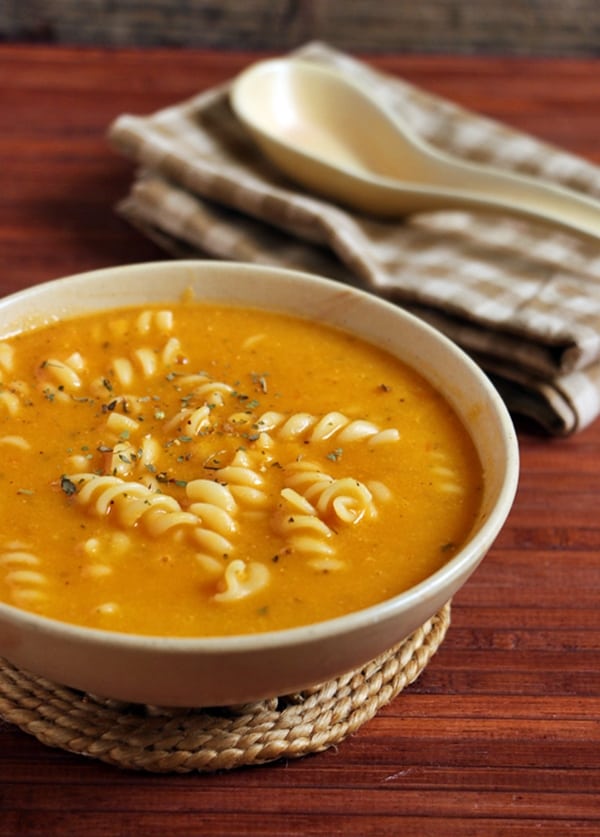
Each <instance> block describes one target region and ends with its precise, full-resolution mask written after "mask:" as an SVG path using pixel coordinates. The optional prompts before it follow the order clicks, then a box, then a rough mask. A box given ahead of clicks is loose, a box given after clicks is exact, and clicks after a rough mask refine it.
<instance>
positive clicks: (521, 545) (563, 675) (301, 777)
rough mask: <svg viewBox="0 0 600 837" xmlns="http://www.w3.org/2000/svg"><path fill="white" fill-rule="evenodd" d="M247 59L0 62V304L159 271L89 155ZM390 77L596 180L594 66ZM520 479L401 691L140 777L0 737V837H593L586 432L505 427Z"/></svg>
mask: <svg viewBox="0 0 600 837" xmlns="http://www.w3.org/2000/svg"><path fill="white" fill-rule="evenodd" d="M254 57H255V56H250V55H248V54H240V53H235V54H233V53H226V54H225V53H223V54H217V53H198V52H192V51H137V50H117V51H108V50H107V51H103V50H96V49H94V50H85V49H81V50H78V49H71V48H52V47H41V46H37V47H36V46H18V45H17V46H8V45H4V46H2V47H0V172H1V182H2V186H1V189H0V265H1V268H0V294H7V293H10V292H11V291H15V290H18V289H20V288H24V287H26V286H29V285H32V284H35V283H38V282H41V281H44V280H47V279H52V278H54V277H58V276H61V275H67V274H71V273H75V272H80V271H84V270H87V269H91V268H96V267H102V266H107V265H112V264H118V263H125V262H136V261H143V260H152V259H157V258H158V259H161V258H164V254H163V253H162V252H160V251H159V250H158V249H157V248H156V247H155V246H154V245H153V244H151V243H149V242H148V241H146V240H145V239H144V238H142V237H141V236H140V235H139V234H138V233H137V232H135V231H134V230H133V229H131V228H130V227H129V226H127V225H126V224H125V223H124V222H123V221H121V220H120V219H119V218H117V217H116V215H115V214H114V212H113V205H114V203H115V202H116V201H117V200H118V199H119V198H121V197H122V196H123V195H124V194H125V192H126V190H127V186H128V183H129V181H130V177H131V166H130V164H129V163H128V162H127V161H125V160H123V159H121V158H120V157H118V156H117V155H116V154H114V153H113V152H112V151H111V150H110V149H109V148H108V146H107V143H106V141H105V131H106V128H107V126H108V124H109V123H110V122H111V120H112V119H113V118H114V117H115V116H117V114H119V113H121V112H123V111H132V112H137V113H145V112H149V111H152V110H154V109H156V108H157V107H159V106H163V105H167V104H169V103H172V102H175V101H177V100H179V99H181V98H183V97H185V96H188V95H191V94H193V93H194V92H196V91H197V90H199V89H202V88H206V87H208V86H211V85H213V84H215V83H216V82H219V81H222V80H224V79H226V78H228V77H230V76H232V75H233V74H234V73H235V72H236V71H238V70H239V69H241V68H242V67H243V66H244V65H245V64H247V63H248V62H249V61H250V60H252V59H253V58H254ZM377 63H378V64H379V65H380V66H382V67H384V68H386V69H387V70H389V71H393V72H396V73H398V74H399V75H401V76H403V77H405V78H406V79H408V80H410V81H412V82H415V83H417V84H420V85H422V86H423V87H425V88H428V89H429V90H431V91H434V92H437V93H439V94H442V95H445V96H448V97H450V98H452V99H454V100H455V101H458V102H460V103H462V104H464V105H466V106H469V107H471V108H475V109H478V110H480V111H481V112H484V113H487V114H489V115H491V116H493V117H496V118H499V119H502V120H505V121H507V122H509V123H512V124H514V125H516V126H519V127H521V128H523V129H525V130H528V131H530V132H532V133H534V134H537V135H538V136H540V137H543V138H546V139H548V140H551V141H554V142H556V143H558V144H561V145H563V146H564V147H566V148H568V149H571V150H573V151H575V152H578V153H580V154H581V155H583V156H585V157H587V158H589V159H591V160H595V161H596V162H597V163H599V164H600V83H599V81H598V79H599V70H600V64H599V63H598V62H597V61H596V62H595V61H591V60H590V61H583V60H561V61H553V60H525V59H503V58H491V59H478V58H456V59H455V58H444V57H435V58H419V57H414V56H413V57H405V58H401V57H397V58H394V57H385V58H380V59H379V60H378V62H377ZM519 438H520V446H521V454H522V477H521V484H520V489H519V493H518V496H517V500H516V503H515V506H514V510H513V512H512V514H511V516H510V519H509V521H508V525H507V526H506V528H505V529H504V531H503V533H502V534H501V536H500V538H499V539H498V541H497V543H496V545H495V546H494V548H493V550H492V551H491V553H490V554H489V556H488V557H487V558H486V560H485V561H484V563H483V564H482V566H481V567H480V568H479V570H478V571H477V573H476V574H475V575H474V577H473V578H472V579H471V580H470V582H469V583H468V584H467V585H466V587H465V588H464V589H463V590H462V591H461V593H460V594H459V595H457V596H456V598H455V600H454V603H453V621H452V626H451V628H450V631H449V633H448V636H447V638H446V641H445V643H444V644H443V645H442V647H441V649H440V650H439V652H438V653H437V655H436V656H435V657H434V659H433V661H432V662H431V664H430V665H429V667H428V668H427V669H426V671H425V673H424V674H423V675H422V676H421V678H420V679H419V680H418V681H417V682H416V683H415V684H414V685H413V686H411V687H410V688H408V689H407V690H406V691H404V692H403V693H402V694H401V695H400V696H399V697H398V698H397V699H396V700H395V701H393V702H392V703H391V704H390V705H388V706H387V707H385V708H384V709H382V710H381V711H380V712H379V714H378V715H377V716H376V717H375V718H374V719H373V720H372V721H370V722H369V723H368V724H366V725H365V726H364V727H362V728H361V729H360V731H359V732H358V733H357V734H356V735H355V736H353V737H351V738H350V739H347V740H346V741H345V742H343V743H342V744H341V745H340V746H339V747H338V748H336V749H332V750H328V751H327V752H325V753H323V754H320V755H314V756H309V757H306V758H303V759H300V760H297V761H289V762H287V763H275V764H272V765H268V766H264V767H255V768H249V769H240V770H236V771H233V772H230V773H222V774H218V775H211V774H209V775H202V774H194V775H184V776H178V775H158V776H157V775H149V774H138V773H133V772H125V771H120V770H117V769H115V768H112V767H110V766H108V765H104V764H102V763H100V762H96V761H93V760H88V759H84V758H82V757H78V756H74V755H71V754H68V753H65V752H63V751H61V750H56V749H50V748H48V747H45V746H44V745H42V744H41V743H39V742H38V741H37V740H36V739H35V738H33V737H30V736H28V735H26V734H24V733H22V732H20V731H19V730H18V729H16V728H15V727H13V726H10V725H8V724H0V781H1V784H0V835H17V834H18V835H40V837H50V835H59V834H60V835H70V834H73V835H80V834H85V835H87V837H94V835H111V837H112V835H138V834H139V835H145V836H147V835H180V834H186V835H193V834H208V835H221V834H223V835H232V834H261V835H277V837H282V835H291V834H294V835H305V834H307V835H308V834H311V835H314V834H327V835H334V834H343V835H398V834H411V835H412V834H415V835H430V834H431V835H433V834H435V835H438V834H444V835H461V837H468V835H478V837H481V835H488V837H489V835H504V834H508V833H510V834H518V835H523V834H532V833H534V832H535V833H543V834H545V835H564V834H570V835H572V834H576V835H592V834H594V835H597V834H600V795H599V794H600V720H599V719H600V518H599V515H598V507H599V500H600V480H599V471H600V422H597V423H596V424H595V425H594V426H592V427H591V428H589V429H588V430H586V431H584V432H582V433H581V434H579V435H577V436H575V437H574V438H571V439H567V440H563V441H557V440H549V439H547V438H545V437H543V436H541V435H538V434H537V433H536V431H535V430H534V429H533V428H530V427H525V426H520V427H519Z"/></svg>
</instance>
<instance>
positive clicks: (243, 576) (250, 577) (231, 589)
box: [213, 558, 270, 602]
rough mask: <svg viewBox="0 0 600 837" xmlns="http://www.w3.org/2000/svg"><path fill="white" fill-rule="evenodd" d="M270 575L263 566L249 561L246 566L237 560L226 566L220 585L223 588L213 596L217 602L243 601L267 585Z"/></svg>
mask: <svg viewBox="0 0 600 837" xmlns="http://www.w3.org/2000/svg"><path fill="white" fill-rule="evenodd" d="M269 578H270V573H269V570H268V568H267V567H265V565H264V564H260V563H258V561H251V562H250V563H248V564H246V563H244V561H241V560H240V559H239V558H237V559H236V560H234V561H231V562H230V563H229V564H228V565H227V569H226V570H225V573H224V576H223V580H222V585H223V587H224V589H223V590H221V591H220V592H218V593H215V595H214V596H213V598H214V600H215V601H217V602H232V601H238V600H239V599H245V598H246V597H247V596H250V595H253V594H254V593H257V592H258V591H259V590H262V589H263V588H264V587H266V586H267V584H268V583H269Z"/></svg>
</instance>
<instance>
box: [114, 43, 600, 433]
mask: <svg viewBox="0 0 600 837" xmlns="http://www.w3.org/2000/svg"><path fill="white" fill-rule="evenodd" d="M298 54H301V55H302V56H303V58H305V59H310V60H313V61H318V62H322V63H325V64H328V65H332V66H335V67H338V68H341V69H342V70H343V71H344V73H345V74H347V75H348V76H353V77H354V78H356V79H357V80H359V81H362V82H364V83H366V85H367V87H368V89H371V90H377V93H378V95H379V96H380V98H381V99H382V100H383V101H384V102H386V103H387V105H388V107H390V108H392V109H394V110H396V111H397V112H399V113H401V114H402V115H403V117H404V118H408V119H409V121H410V123H411V125H412V126H413V128H414V130H415V131H417V132H418V133H420V134H421V135H422V136H423V137H424V138H426V139H427V140H428V141H429V142H431V143H432V144H433V145H435V146H437V147H439V148H443V149H445V150H447V151H450V152H452V153H454V154H456V155H457V156H459V157H463V158H467V159H469V160H473V161H477V162H482V163H491V164H494V165H496V166H497V167H500V168H505V169H511V170H515V171H519V172H524V173H526V174H528V175H532V176H538V177H540V178H544V179H546V180H548V181H554V182H556V183H560V184H562V185H565V186H568V187H570V188H572V189H574V190H580V191H581V192H586V193H588V194H589V195H592V196H595V197H597V198H598V199H600V169H598V168H596V167H595V166H593V165H591V164H589V163H586V162H584V161H583V160H581V159H579V158H577V157H574V156H572V155H569V154H567V153H564V152H562V151H559V150H558V149H555V148H552V147H550V146H548V145H545V144H543V143H541V142H539V141H537V140H535V139H533V138H532V137H529V136H527V135H524V134H521V133H518V132H516V131H514V130H512V129H509V128H508V127H506V126H503V125H500V124H498V123H496V122H493V121H491V120H489V119H484V118H482V117H480V116H478V115H475V114H473V113H470V112H467V111H465V110H464V109H461V108H459V107H457V106H455V105H453V104H451V103H449V102H447V101H445V100H442V99H440V98H437V97H434V96H432V95H429V94H427V93H425V92H424V91H422V90H419V89H416V88H415V87H413V86H411V85H409V84H407V83H406V82H404V81H402V80H400V79H398V78H396V77H391V76H386V75H384V74H382V73H379V72H378V71H376V70H374V69H373V68H372V67H370V66H368V65H366V64H364V63H361V62H360V61H357V60H356V59H354V58H351V57H350V56H348V55H346V54H344V53H340V52H338V51H336V50H334V49H332V48H330V47H328V46H327V45H325V44H321V43H311V44H308V45H307V46H305V47H303V48H302V49H301V50H299V51H298ZM109 138H110V141H111V142H112V143H113V145H114V146H115V147H116V148H117V149H118V150H120V151H121V152H122V153H123V154H125V155H127V156H129V157H130V158H132V160H134V161H135V162H136V163H137V164H138V167H139V168H138V171H137V173H136V176H135V179H134V183H133V186H132V188H131V191H130V194H129V195H128V196H127V197H126V199H125V200H124V201H123V202H122V203H121V204H120V205H119V207H118V211H119V212H120V213H121V214H122V215H123V216H124V217H126V218H127V219H128V220H129V221H130V222H131V223H132V224H133V225H135V226H136V227H138V228H139V229H141V230H142V231H143V232H144V233H145V234H146V235H148V236H150V237H151V238H152V239H154V240H155V241H156V242H158V243H159V244H160V245H161V246H162V247H163V248H164V249H165V250H166V251H167V252H168V253H170V254H172V255H175V256H178V257H183V256H185V257H188V258H189V257H193V256H203V257H207V256H209V257H213V258H220V259H230V260H240V261H246V262H254V263H258V264H265V265H278V266H284V267H293V268H298V269H302V270H309V271H312V272H314V273H319V274H321V275H325V276H329V277H331V278H334V279H336V280H339V281H342V282H347V283H351V284H353V285H357V286H360V287H363V288H365V289H367V290H369V291H372V292H374V293H377V294H380V295H382V296H385V297H386V298H388V299H392V300H393V301H395V302H397V303H398V304H400V305H402V306H403V307H405V308H406V309H408V310H410V311H412V312H413V313H415V314H417V315H418V316H419V317H421V318H423V319H425V320H427V321H428V322H429V323H431V324H433V325H434V326H436V327H437V328H439V329H440V330H441V331H443V332H444V333H445V334H447V335H448V336H449V337H451V338H452V339H453V340H454V341H456V342H457V343H458V344H459V345H461V346H462V347H463V348H464V349H465V350H466V351H467V352H468V353H469V354H470V355H471V356H472V357H474V358H475V360H476V361H477V362H478V363H479V364H480V365H481V366H482V367H483V369H485V370H486V372H487V373H488V374H489V375H490V376H491V377H492V379H493V380H494V382H495V383H496V386H497V387H498V389H499V390H500V392H501V393H502V395H503V396H504V398H505V400H506V402H507V404H508V406H509V408H510V409H511V410H512V411H513V412H514V413H521V414H525V415H528V416H529V417H532V418H534V419H535V420H536V421H537V422H538V423H539V424H540V425H541V426H542V427H543V428H545V429H546V430H547V431H548V432H549V433H552V434H555V435H567V434H570V433H573V432H575V431H577V430H580V429H582V428H583V427H585V426H586V425H588V424H589V423H590V422H591V421H593V420H594V419H595V418H596V417H597V416H598V414H599V413H600V243H599V242H594V241H593V240H592V239H587V238H585V237H583V236H578V235H577V234H571V233H568V232H564V231H560V230H558V229H550V228H548V227H546V226H542V225H541V224H540V225H538V224H536V223H533V222H530V221H524V220H520V219H519V220H517V219H516V218H514V217H508V216H503V215H490V214H484V213H480V214H478V213H471V212H464V211H436V212H428V213H421V214H416V215H413V216H411V217H410V218H408V219H405V220H398V221H396V220H394V221H382V220H378V219H375V218H373V217H367V216H365V215H360V214H358V213H356V212H354V211H348V210H346V209H343V208H341V207H339V206H337V205H334V204H332V203H331V202H328V201H327V200H323V199H321V198H319V197H317V196H315V195H312V194H309V193H308V192H306V191H304V190H302V189H301V188H300V187H298V186H297V185H296V184H293V183H291V182H290V181H289V180H288V179H287V178H286V177H285V176H284V175H282V174H281V173H280V172H278V171H277V170H275V168H274V167H273V166H272V165H271V164H270V163H269V162H268V161H267V160H266V159H265V158H264V157H263V156H262V154H261V153H260V152H259V150H258V149H257V147H256V146H255V144H254V143H253V141H252V140H251V138H250V137H249V136H248V134H247V133H246V132H245V130H244V128H243V127H242V125H241V124H240V123H239V122H238V120H237V119H236V117H235V115H234V114H233V112H232V110H231V108H230V105H229V100H228V85H223V86H221V87H219V88H216V89H212V90H209V91H208V92H204V93H201V94H200V95H198V96H195V97H194V98H192V99H190V100H188V101H185V102H182V103H179V104H176V105H174V106H173V107H169V108H167V109H165V110H161V111H159V112H157V113H155V114H152V115H150V116H146V117H138V116H132V115H122V116H120V117H119V118H117V119H116V121H115V122H114V123H113V124H112V126H111V127H110V131H109Z"/></svg>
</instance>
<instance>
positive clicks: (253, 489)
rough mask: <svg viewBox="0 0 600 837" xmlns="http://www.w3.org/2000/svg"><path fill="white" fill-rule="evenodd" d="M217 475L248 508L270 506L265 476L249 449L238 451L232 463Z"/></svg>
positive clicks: (261, 508) (260, 508)
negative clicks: (259, 469) (265, 488)
mask: <svg viewBox="0 0 600 837" xmlns="http://www.w3.org/2000/svg"><path fill="white" fill-rule="evenodd" d="M216 477H217V479H218V480H219V482H222V483H224V484H225V485H227V486H228V487H229V490H230V491H231V493H232V495H233V497H234V498H235V499H236V500H237V501H238V502H239V503H240V505H242V506H244V507H246V508H247V509H250V510H253V511H257V510H263V509H266V508H267V507H268V506H269V503H270V501H269V498H268V496H267V494H266V492H265V490H264V482H265V481H264V478H263V477H262V475H261V474H260V473H259V472H258V469H257V468H256V466H255V464H254V462H253V460H252V458H251V457H250V455H249V454H248V452H247V451H244V450H238V451H236V453H235V455H234V457H233V459H232V460H231V463H230V464H229V465H226V466H225V467H223V468H219V469H218V470H217V471H216Z"/></svg>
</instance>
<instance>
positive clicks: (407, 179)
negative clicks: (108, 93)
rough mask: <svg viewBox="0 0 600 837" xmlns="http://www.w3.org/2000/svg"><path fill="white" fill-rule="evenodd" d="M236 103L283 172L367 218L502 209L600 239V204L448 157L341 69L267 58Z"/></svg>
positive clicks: (239, 83)
mask: <svg viewBox="0 0 600 837" xmlns="http://www.w3.org/2000/svg"><path fill="white" fill-rule="evenodd" d="M230 99H231V104H232V107H233V109H234V111H235V113H236V114H237V116H238V118H239V119H240V120H241V121H242V122H243V123H244V125H245V126H246V127H247V129H248V130H249V131H250V132H251V134H252V135H253V137H254V138H255V140H256V142H257V143H258V145H259V146H260V148H261V149H262V151H263V152H264V153H265V154H266V155H267V156H268V157H269V158H270V159H271V160H272V162H274V163H275V165H276V166H277V167H278V168H280V169H281V170H282V171H283V172H284V173H285V174H287V175H288V176H289V177H291V178H292V179H294V180H295V181H297V182H299V183H301V184H302V185H304V186H306V187H308V188H309V189H310V190H312V191H314V192H316V193H318V194H320V195H324V196H326V197H329V198H331V199H333V200H336V201H339V202H340V203H342V204H345V205H347V206H350V207H352V208H354V209H356V210H358V211H360V212H366V213H370V214H374V215H377V216H380V217H388V218H389V217H400V216H403V215H408V214H411V213H414V212H423V211H428V210H434V209H457V208H462V209H488V210H489V209H492V210H494V209H495V210H499V211H503V212H507V213H510V214H517V215H524V216H527V217H532V218H535V219H537V220H541V221H545V222H548V223H551V224H558V225H560V226H563V227H567V228H570V229H572V230H576V231H579V232H582V233H584V234H586V235H590V236H593V237H595V238H600V202H599V201H595V200H593V199H592V198H588V197H586V196H584V195H581V194H579V193H577V192H573V191H571V190H569V189H566V188H562V187H560V186H555V185H552V184H547V183H543V182H542V181H540V180H537V179H535V178H531V177H525V176H522V175H518V174H512V173H509V172H504V171H501V170H499V169H495V168H491V167H488V166H481V165H477V164H474V163H470V162H468V161H463V160H459V159H458V158H456V157H453V156H451V155H449V154H445V153H443V152H441V151H439V150H437V149H436V148H434V147H433V146H431V145H430V144H429V143H427V142H425V141H424V140H423V139H421V138H420V137H419V136H418V135H417V134H416V133H415V132H414V131H413V130H412V129H411V128H410V126H409V125H407V124H406V123H405V122H403V121H401V120H400V119H399V117H398V116H397V115H396V114H394V113H392V112H390V111H389V110H388V109H387V108H386V107H385V106H383V105H382V104H380V103H377V101H376V100H375V98H373V97H372V96H371V95H370V94H369V91H367V90H364V89H363V88H362V87H361V86H359V85H358V84H356V83H354V82H352V81H350V80H349V79H347V78H346V77H344V76H343V75H342V74H341V73H340V72H338V71H337V70H334V69H332V68H329V67H326V66H323V65H320V64H317V63H314V62H310V61H305V60H302V59H299V58H289V59H287V58H284V59H274V60H268V61H262V62H259V63H257V64H254V65H252V66H251V67H250V68H249V69H247V70H246V71H244V72H243V73H242V74H241V75H240V76H238V78H237V79H236V80H235V81H234V84H233V86H232V89H231V96H230Z"/></svg>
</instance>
